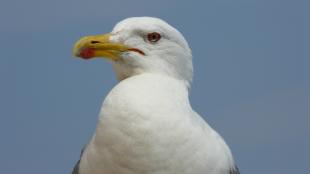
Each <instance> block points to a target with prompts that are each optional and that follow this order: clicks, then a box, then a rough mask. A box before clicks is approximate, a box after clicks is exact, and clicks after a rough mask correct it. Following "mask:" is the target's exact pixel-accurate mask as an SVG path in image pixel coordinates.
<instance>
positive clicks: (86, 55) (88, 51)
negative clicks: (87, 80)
mask: <svg viewBox="0 0 310 174" xmlns="http://www.w3.org/2000/svg"><path fill="white" fill-rule="evenodd" d="M79 56H80V57H81V58H83V59H90V58H93V57H95V50H94V49H92V48H85V49H83V50H81V52H80V55H79Z"/></svg>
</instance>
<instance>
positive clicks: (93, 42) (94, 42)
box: [90, 40, 100, 44]
mask: <svg viewBox="0 0 310 174" xmlns="http://www.w3.org/2000/svg"><path fill="white" fill-rule="evenodd" d="M90 43H91V44H97V43H100V42H99V41H95V40H93V41H90Z"/></svg>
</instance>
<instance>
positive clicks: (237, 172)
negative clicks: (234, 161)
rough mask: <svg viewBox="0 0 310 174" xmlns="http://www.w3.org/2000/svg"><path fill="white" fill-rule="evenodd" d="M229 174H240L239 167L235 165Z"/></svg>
mask: <svg viewBox="0 0 310 174" xmlns="http://www.w3.org/2000/svg"><path fill="white" fill-rule="evenodd" d="M229 174H240V172H239V169H238V167H237V166H236V165H235V167H233V168H232V169H230V171H229Z"/></svg>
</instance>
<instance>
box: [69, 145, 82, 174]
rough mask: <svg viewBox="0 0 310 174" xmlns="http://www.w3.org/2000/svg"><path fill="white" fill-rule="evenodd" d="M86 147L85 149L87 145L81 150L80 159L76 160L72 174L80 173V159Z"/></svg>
mask: <svg viewBox="0 0 310 174" xmlns="http://www.w3.org/2000/svg"><path fill="white" fill-rule="evenodd" d="M84 149H85V147H84V148H83V149H82V150H81V155H80V159H79V160H78V161H77V162H76V164H75V166H74V168H73V171H72V173H71V174H79V168H80V161H81V158H82V155H83V152H84Z"/></svg>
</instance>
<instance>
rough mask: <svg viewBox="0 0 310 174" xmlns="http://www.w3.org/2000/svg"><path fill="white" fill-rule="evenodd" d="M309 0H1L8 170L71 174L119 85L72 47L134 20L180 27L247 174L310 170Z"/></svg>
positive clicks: (208, 100)
mask: <svg viewBox="0 0 310 174" xmlns="http://www.w3.org/2000/svg"><path fill="white" fill-rule="evenodd" d="M309 6H310V3H309V2H307V1H305V0H304V1H303V0H296V1H288V0H282V1H280V0H268V1H267V0H234V1H232V0H216V1H215V0H210V1H187V2H185V1H184V2H180V1H176V0H175V1H164V0H158V1H142V0H138V1H137V0H136V1H134V0H132V1H126V2H124V1H120V0H113V1H104V0H89V1H81V0H67V1H61V0H53V1H51V0H49V1H46V0H28V1H16V0H11V1H1V2H0V21H1V25H0V26H1V27H0V37H1V42H0V49H1V58H0V80H1V81H0V83H1V85H0V96H1V97H0V137H1V141H0V147H1V148H0V154H1V155H0V168H1V171H2V173H32V174H41V173H45V174H54V173H70V172H71V170H72V167H73V165H74V163H75V162H76V160H77V159H78V156H79V152H80V149H81V147H82V146H83V145H85V144H86V143H87V142H88V141H89V139H90V137H91V135H92V133H93V131H94V129H95V126H96V121H97V115H98V112H99V109H100V106H101V103H102V101H103V99H104V97H105V96H106V94H107V93H108V92H109V90H110V89H111V88H113V86H114V85H115V84H116V83H117V81H116V80H115V76H114V74H113V71H112V67H111V66H110V64H109V63H108V62H107V61H104V60H101V59H100V60H99V59H98V60H92V61H83V60H80V59H76V58H73V56H72V55H71V49H72V46H73V44H74V42H75V41H76V40H77V39H78V38H80V37H81V36H84V35H89V34H99V33H106V32H109V31H110V30H111V29H112V28H113V26H114V24H116V23H117V22H118V21H120V20H122V19H124V18H127V17H131V16H155V17H160V18H162V19H164V20H166V21H167V22H168V23H170V24H172V25H173V26H175V27H176V28H177V29H179V30H180V31H181V32H182V33H183V34H184V36H185V37H186V39H187V40H188V42H189V44H190V46H191V48H192V51H193V56H194V68H195V75H194V83H193V85H192V90H191V102H192V106H193V108H194V109H195V110H196V111H197V112H199V113H200V114H201V115H203V116H204V118H205V119H206V120H207V121H208V123H210V124H211V125H212V126H213V127H214V128H215V129H216V130H217V131H218V132H220V133H221V135H222V136H223V137H224V138H225V140H226V141H227V143H228V144H229V145H230V147H231V149H232V151H233V154H234V157H235V159H236V162H237V163H238V165H239V168H240V170H241V172H242V173H252V174H260V173H272V174H274V173H281V174H286V173H287V174H288V173H299V174H302V173H308V172H309V169H308V166H309V155H310V150H309V148H308V147H310V139H309V132H310V126H309V123H310V109H309V103H310V92H309V89H310V81H309V74H310V72H309V65H310V61H309V60H310V59H309V58H310V52H309V50H310V49H309V48H310V41H309V40H310V34H309V31H310V22H309V17H310V14H309V10H308V8H309Z"/></svg>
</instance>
